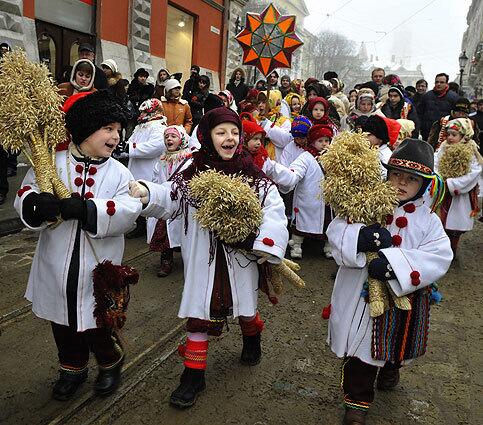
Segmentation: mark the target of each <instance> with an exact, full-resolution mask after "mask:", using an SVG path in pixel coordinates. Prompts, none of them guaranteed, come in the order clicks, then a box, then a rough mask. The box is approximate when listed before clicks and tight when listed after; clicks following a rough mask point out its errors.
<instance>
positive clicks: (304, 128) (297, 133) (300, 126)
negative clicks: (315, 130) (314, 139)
mask: <svg viewBox="0 0 483 425" xmlns="http://www.w3.org/2000/svg"><path fill="white" fill-rule="evenodd" d="M310 127H312V123H311V122H310V120H309V119H308V118H307V117H304V116H299V117H295V118H294V120H293V121H292V128H291V129H290V133H291V134H292V136H293V137H301V138H302V137H307V134H309V130H310Z"/></svg>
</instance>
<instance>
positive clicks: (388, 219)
mask: <svg viewBox="0 0 483 425" xmlns="http://www.w3.org/2000/svg"><path fill="white" fill-rule="evenodd" d="M393 220H394V216H393V215H392V214H388V215H386V224H387V225H388V226H389V225H390V224H392V221H393Z"/></svg>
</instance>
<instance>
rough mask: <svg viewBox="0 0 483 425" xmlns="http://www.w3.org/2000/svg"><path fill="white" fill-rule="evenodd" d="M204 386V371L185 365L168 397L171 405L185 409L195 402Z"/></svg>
mask: <svg viewBox="0 0 483 425" xmlns="http://www.w3.org/2000/svg"><path fill="white" fill-rule="evenodd" d="M205 388H206V383H205V371H204V370H203V369H190V368H189V367H185V368H184V371H183V373H182V374H181V378H180V380H179V385H178V388H176V389H175V390H174V391H173V392H172V393H171V397H170V399H169V403H170V404H171V406H174V407H177V408H178V409H186V408H187V407H191V406H193V404H195V401H196V398H197V397H198V394H199V393H200V392H201V391H203V390H204V389H205Z"/></svg>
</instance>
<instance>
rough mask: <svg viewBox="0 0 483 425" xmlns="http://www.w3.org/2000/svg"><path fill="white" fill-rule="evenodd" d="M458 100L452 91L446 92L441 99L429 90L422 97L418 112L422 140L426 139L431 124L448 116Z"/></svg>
mask: <svg viewBox="0 0 483 425" xmlns="http://www.w3.org/2000/svg"><path fill="white" fill-rule="evenodd" d="M458 98H459V97H458V95H457V94H456V93H454V92H452V91H448V92H447V93H446V94H445V95H444V96H443V97H438V95H437V94H436V93H435V92H434V91H433V90H430V91H428V92H427V93H426V94H425V95H424V96H423V98H422V100H421V103H420V105H419V111H420V114H421V115H420V116H421V135H422V136H423V139H424V140H427V139H428V136H429V131H430V130H431V126H432V125H433V123H434V122H435V121H438V120H439V119H440V118H441V117H444V116H445V115H449V113H450V112H451V110H452V109H453V107H454V104H455V103H456V100H457V99H458Z"/></svg>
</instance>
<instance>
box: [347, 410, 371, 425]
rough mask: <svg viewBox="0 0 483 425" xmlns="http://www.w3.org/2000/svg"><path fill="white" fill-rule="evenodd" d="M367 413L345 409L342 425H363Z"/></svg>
mask: <svg viewBox="0 0 483 425" xmlns="http://www.w3.org/2000/svg"><path fill="white" fill-rule="evenodd" d="M366 416H367V411H365V410H358V409H349V408H348V407H346V408H345V415H344V419H343V420H342V425H365V423H366Z"/></svg>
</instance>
